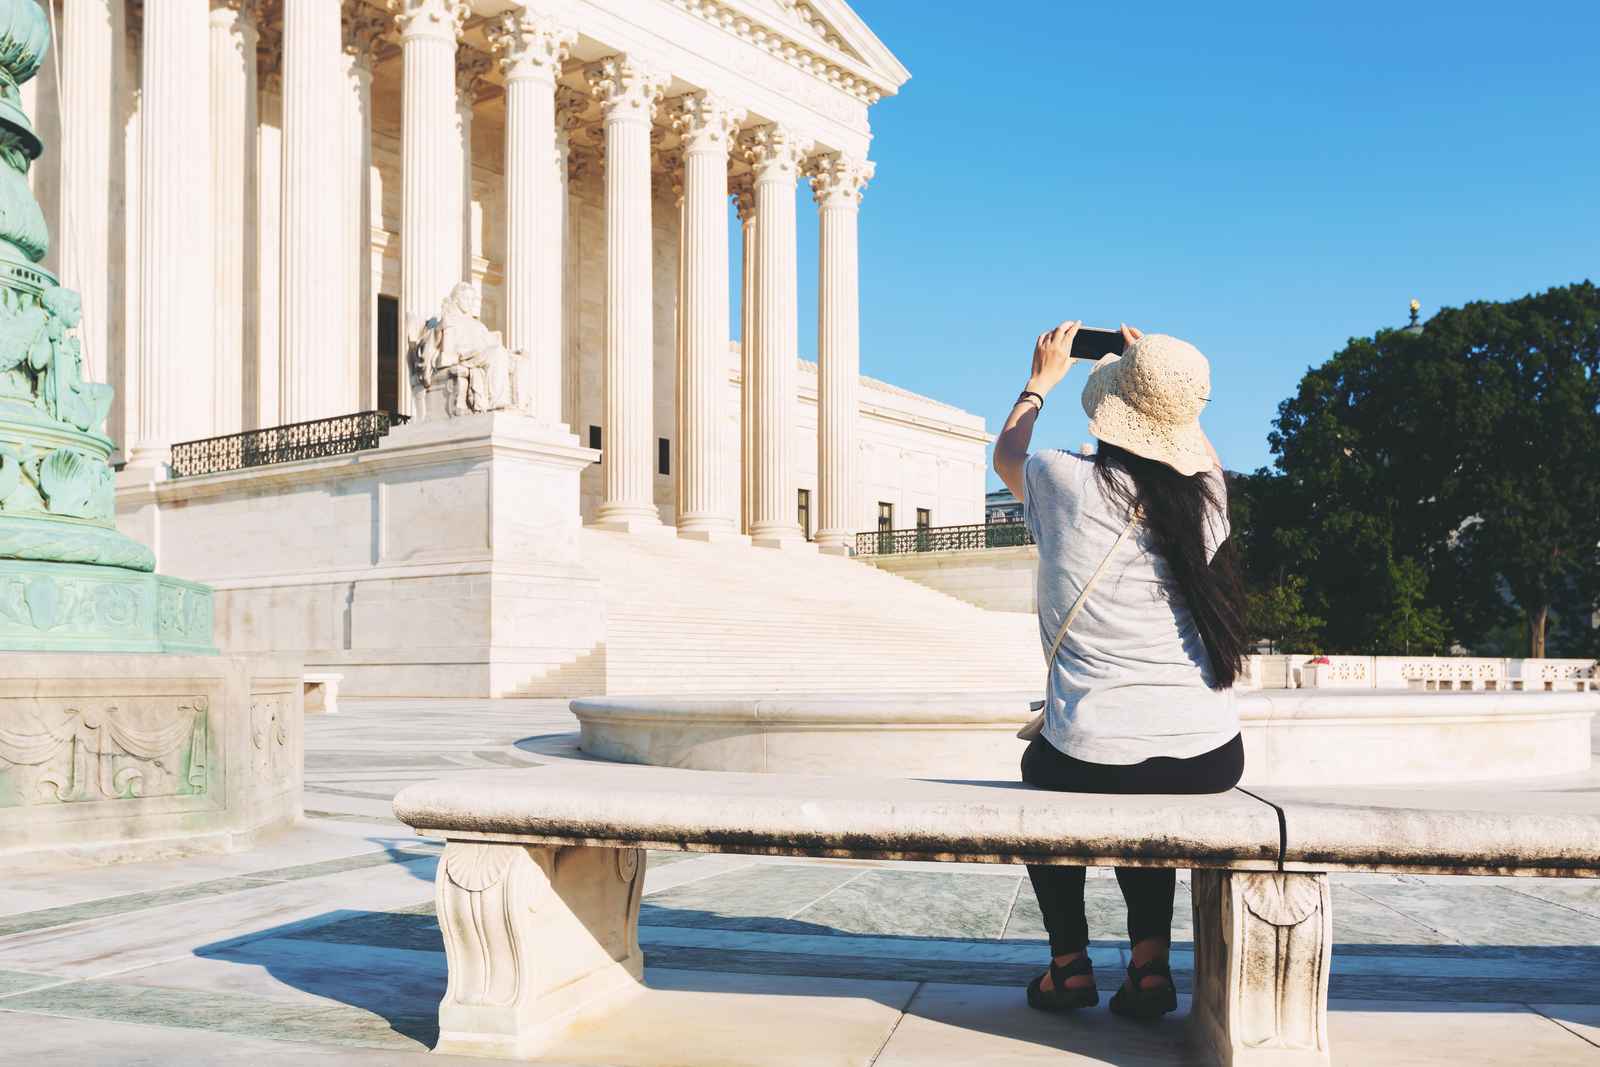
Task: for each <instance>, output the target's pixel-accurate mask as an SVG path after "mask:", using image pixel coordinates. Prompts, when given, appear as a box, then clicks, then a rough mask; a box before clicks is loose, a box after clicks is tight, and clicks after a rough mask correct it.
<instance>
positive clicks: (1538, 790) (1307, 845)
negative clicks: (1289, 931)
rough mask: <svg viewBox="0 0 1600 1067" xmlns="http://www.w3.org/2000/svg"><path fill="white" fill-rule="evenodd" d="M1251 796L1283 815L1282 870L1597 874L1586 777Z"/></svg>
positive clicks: (1274, 789) (1595, 809)
mask: <svg viewBox="0 0 1600 1067" xmlns="http://www.w3.org/2000/svg"><path fill="white" fill-rule="evenodd" d="M1252 792H1254V793H1255V794H1256V795H1258V796H1260V797H1261V798H1262V799H1263V800H1266V801H1269V802H1271V803H1272V804H1274V805H1276V806H1277V807H1278V808H1280V809H1281V810H1282V811H1283V821H1284V869H1285V870H1302V871H1304V870H1316V871H1326V870H1339V869H1350V870H1364V871H1398V872H1410V873H1416V874H1427V873H1436V874H1490V875H1497V874H1517V875H1551V876H1560V875H1569V876H1588V877H1600V790H1596V789H1595V788H1594V786H1593V783H1592V782H1591V781H1588V780H1579V779H1574V780H1571V781H1569V782H1558V783H1551V784H1546V785H1522V786H1520V787H1519V788H1515V789H1509V788H1507V787H1506V785H1505V784H1504V783H1500V782H1495V783H1485V784H1483V785H1481V786H1467V785H1461V786H1441V787H1438V788H1433V789H1414V788H1413V789H1401V788H1393V789H1390V788H1375V787H1370V786H1352V787H1349V788H1344V789H1332V788H1325V787H1324V788H1314V789H1310V788H1308V789H1289V788H1284V787H1281V786H1262V787H1260V788H1258V789H1255V790H1252Z"/></svg>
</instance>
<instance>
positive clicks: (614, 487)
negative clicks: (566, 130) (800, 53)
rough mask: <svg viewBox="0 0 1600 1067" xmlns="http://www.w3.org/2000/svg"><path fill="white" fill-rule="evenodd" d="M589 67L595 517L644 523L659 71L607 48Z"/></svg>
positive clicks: (628, 526) (649, 483) (649, 491)
mask: <svg viewBox="0 0 1600 1067" xmlns="http://www.w3.org/2000/svg"><path fill="white" fill-rule="evenodd" d="M587 73H588V77H589V84H590V85H591V87H592V88H593V91H594V94H595V96H596V97H597V98H598V99H599V100H600V105H601V110H602V114H603V116H604V122H605V138H606V163H605V170H606V338H605V394H606V395H605V426H604V433H605V438H604V445H605V447H604V450H603V453H602V459H601V469H602V472H603V481H604V495H603V497H602V500H601V504H600V508H599V511H598V512H597V514H596V516H595V520H596V524H597V525H601V526H605V527H608V528H613V529H624V530H641V529H646V528H649V527H654V526H659V524H660V521H661V520H660V515H659V513H658V512H657V511H656V505H655V496H654V493H653V486H654V475H653V473H652V471H653V469H654V468H653V466H652V464H651V459H652V458H653V455H652V453H653V452H654V451H655V447H654V446H655V440H654V420H653V419H652V418H651V408H652V405H653V400H654V397H653V393H652V378H653V375H652V366H651V365H652V362H653V359H654V339H653V336H652V321H651V320H652V313H653V303H652V301H653V297H652V279H651V269H650V245H651V237H652V234H651V229H650V120H651V117H652V116H653V115H654V114H655V108H656V103H657V101H658V100H660V98H661V89H662V86H663V85H664V84H665V81H666V79H665V78H663V77H662V76H660V75H658V74H656V73H654V72H653V71H650V70H647V69H645V68H643V67H641V66H640V65H639V64H638V62H637V61H635V60H634V59H633V58H632V57H630V56H610V57H608V58H606V59H603V60H600V61H599V62H597V63H594V64H592V65H591V66H590V67H589V68H588V71H587Z"/></svg>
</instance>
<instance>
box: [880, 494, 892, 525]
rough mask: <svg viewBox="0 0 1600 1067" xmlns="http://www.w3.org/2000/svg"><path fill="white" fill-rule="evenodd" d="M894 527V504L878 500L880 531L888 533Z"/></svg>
mask: <svg viewBox="0 0 1600 1067" xmlns="http://www.w3.org/2000/svg"><path fill="white" fill-rule="evenodd" d="M892 529H894V505H893V504H890V503H887V502H885V501H882V500H880V501H878V532H879V533H888V532H889V531H890V530H892Z"/></svg>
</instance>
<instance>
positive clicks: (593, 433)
mask: <svg viewBox="0 0 1600 1067" xmlns="http://www.w3.org/2000/svg"><path fill="white" fill-rule="evenodd" d="M589 447H590V448H594V449H598V448H599V447H600V427H598V426H591V427H589Z"/></svg>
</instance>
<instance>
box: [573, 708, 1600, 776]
mask: <svg viewBox="0 0 1600 1067" xmlns="http://www.w3.org/2000/svg"><path fill="white" fill-rule="evenodd" d="M1028 699H1029V694H1028V693H965V694H956V695H951V694H938V695H929V694H918V693H897V694H873V695H869V696H845V695H834V694H830V695H827V696H805V695H798V694H797V695H779V696H772V697H763V698H748V699H740V698H725V697H707V698H704V699H697V698H693V697H659V698H650V697H615V698H611V697H597V698H593V699H588V700H575V701H573V702H572V710H573V711H574V712H575V713H576V714H577V716H578V720H579V722H580V723H581V724H582V742H581V744H582V748H583V750H584V751H585V752H587V753H589V754H590V755H593V756H597V757H600V758H602V759H609V760H616V761H619V762H623V763H648V764H654V765H657V766H665V767H687V768H692V769H696V770H716V771H765V772H771V773H787V774H843V775H854V774H867V775H885V776H892V777H896V778H953V779H974V780H1006V779H1015V778H1016V777H1017V773H1018V761H1019V759H1020V757H1021V755H1022V749H1023V744H1022V742H1021V741H1018V740H1017V738H1016V736H1015V734H1016V731H1017V729H1018V727H1019V726H1021V724H1022V722H1023V721H1024V719H1025V718H1026V713H1025V709H1026V708H1027V705H1028ZM1239 708H1240V717H1241V719H1242V721H1243V732H1244V740H1245V750H1246V761H1245V768H1246V769H1245V780H1244V783H1243V784H1244V785H1246V786H1250V785H1337V784H1345V785H1418V784H1430V783H1438V782H1457V781H1473V780H1492V779H1507V778H1532V777H1544V776H1550V775H1561V774H1572V773H1577V772H1581V771H1585V770H1587V769H1588V767H1589V760H1590V735H1589V731H1590V720H1591V719H1592V717H1593V716H1594V713H1595V712H1596V711H1600V694H1594V693H1514V692H1497V693H1419V692H1413V691H1404V690H1364V691H1349V690H1345V691H1340V690H1273V691H1267V692H1262V691H1252V692H1248V693H1241V694H1240V700H1239Z"/></svg>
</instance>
